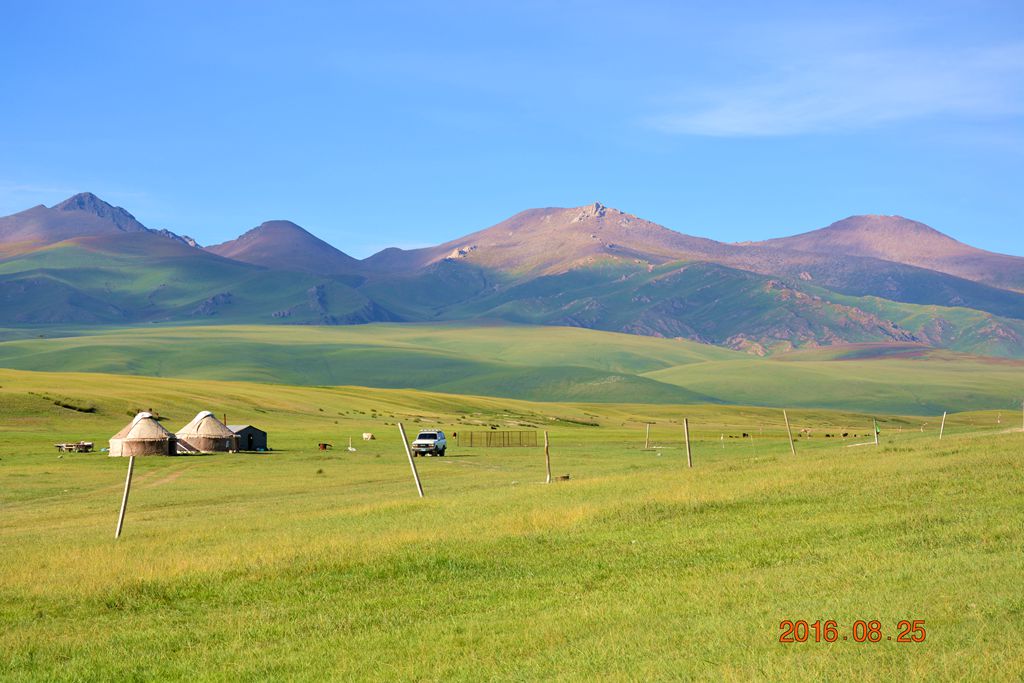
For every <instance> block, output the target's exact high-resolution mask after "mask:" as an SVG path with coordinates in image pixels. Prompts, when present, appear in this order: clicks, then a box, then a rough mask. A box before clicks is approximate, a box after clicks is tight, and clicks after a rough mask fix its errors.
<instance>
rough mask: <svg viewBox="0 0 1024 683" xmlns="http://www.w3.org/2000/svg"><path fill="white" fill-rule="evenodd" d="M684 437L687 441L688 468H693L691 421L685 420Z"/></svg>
mask: <svg viewBox="0 0 1024 683" xmlns="http://www.w3.org/2000/svg"><path fill="white" fill-rule="evenodd" d="M683 437H684V438H685V439H686V466H687V467H693V456H691V455H690V420H689V419H687V418H685V417H684V418H683Z"/></svg>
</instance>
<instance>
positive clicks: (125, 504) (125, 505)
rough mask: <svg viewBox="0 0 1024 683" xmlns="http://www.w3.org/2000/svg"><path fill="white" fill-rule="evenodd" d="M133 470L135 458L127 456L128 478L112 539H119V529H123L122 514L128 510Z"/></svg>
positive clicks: (126, 478) (125, 480)
mask: <svg viewBox="0 0 1024 683" xmlns="http://www.w3.org/2000/svg"><path fill="white" fill-rule="evenodd" d="M134 469H135V456H134V455H131V456H128V476H127V477H125V479H124V495H123V496H122V497H121V512H120V514H118V516H117V531H115V532H114V538H115V539H117V538H121V529H122V528H124V513H125V511H126V510H128V492H129V491H131V490H132V471H133V470H134Z"/></svg>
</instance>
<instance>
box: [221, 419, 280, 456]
mask: <svg viewBox="0 0 1024 683" xmlns="http://www.w3.org/2000/svg"><path fill="white" fill-rule="evenodd" d="M228 429H230V430H231V431H232V432H234V433H235V434H236V435H237V436H238V450H240V451H269V450H270V448H269V447H268V446H267V433H266V432H265V431H263V430H262V429H260V428H259V427H253V426H252V425H228Z"/></svg>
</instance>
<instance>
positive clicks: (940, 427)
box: [939, 411, 946, 441]
mask: <svg viewBox="0 0 1024 683" xmlns="http://www.w3.org/2000/svg"><path fill="white" fill-rule="evenodd" d="M945 429H946V411H942V424H940V425H939V441H941V440H942V432H943V431H945Z"/></svg>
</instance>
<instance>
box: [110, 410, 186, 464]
mask: <svg viewBox="0 0 1024 683" xmlns="http://www.w3.org/2000/svg"><path fill="white" fill-rule="evenodd" d="M177 446H178V439H177V437H176V436H174V434H171V433H170V432H169V431H167V430H166V429H164V427H163V425H161V424H160V423H159V422H157V421H156V418H155V417H153V416H152V415H150V414H149V413H139V414H138V415H136V416H135V418H134V419H133V420H132V421H131V422H130V423H128V426H126V427H125V428H124V429H122V430H121V431H119V432H118V433H117V434H115V435H114V436H112V437H110V455H112V456H124V457H128V456H131V455H175V454H176V453H177V452H178V448H177Z"/></svg>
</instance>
